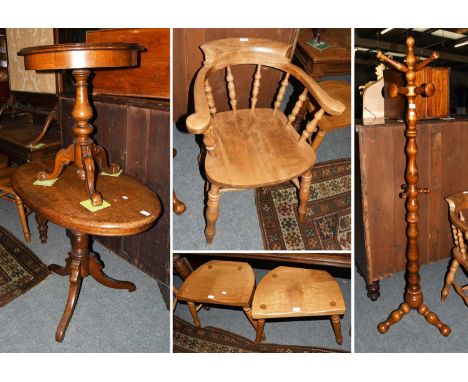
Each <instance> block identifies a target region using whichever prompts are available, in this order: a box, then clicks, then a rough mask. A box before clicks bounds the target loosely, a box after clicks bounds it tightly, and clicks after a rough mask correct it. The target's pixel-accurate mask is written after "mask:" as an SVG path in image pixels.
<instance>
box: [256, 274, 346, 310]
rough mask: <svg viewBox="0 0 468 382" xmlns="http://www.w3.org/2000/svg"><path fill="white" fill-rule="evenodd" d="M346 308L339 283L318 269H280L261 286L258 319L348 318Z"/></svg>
mask: <svg viewBox="0 0 468 382" xmlns="http://www.w3.org/2000/svg"><path fill="white" fill-rule="evenodd" d="M345 311H346V307H345V304H344V299H343V295H342V294H341V290H340V287H339V285H338V283H337V282H336V280H335V279H334V278H333V277H332V276H330V274H329V273H328V272H325V271H318V270H315V269H304V268H293V267H277V268H275V269H273V270H272V271H271V272H269V273H268V274H267V275H266V276H265V277H263V279H262V280H261V281H260V283H259V284H258V286H257V289H256V291H255V295H254V299H253V302H252V316H253V318H254V319H265V318H266V319H268V318H288V317H308V316H324V315H327V316H329V315H335V314H337V315H340V314H344V313H345Z"/></svg>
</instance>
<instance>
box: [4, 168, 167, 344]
mask: <svg viewBox="0 0 468 382" xmlns="http://www.w3.org/2000/svg"><path fill="white" fill-rule="evenodd" d="M50 166H53V164H52V163H47V162H31V163H28V164H26V165H24V166H21V167H20V168H19V169H18V170H17V171H16V173H15V174H14V176H13V180H12V185H13V189H14V190H15V192H16V193H17V194H18V195H19V196H20V198H21V199H22V200H23V202H24V203H25V204H26V205H27V206H28V207H29V208H31V210H33V211H34V212H35V213H37V214H39V215H40V216H41V217H42V218H44V219H47V220H49V221H51V222H53V223H55V224H57V225H59V226H62V227H64V228H66V229H68V230H69V233H70V239H71V247H72V248H71V251H70V252H69V253H68V257H67V259H66V262H65V266H64V267H61V266H58V265H55V264H52V265H50V266H49V270H51V271H53V272H55V273H57V274H59V275H61V276H67V275H68V276H69V280H70V289H69V293H68V301H67V304H66V306H65V310H64V312H63V315H62V319H61V320H60V323H59V325H58V327H57V332H56V334H55V339H56V341H58V342H62V340H63V338H64V336H65V331H66V329H67V326H68V324H69V322H70V319H71V317H72V315H73V311H74V309H75V306H76V302H77V300H78V296H79V293H80V287H81V283H82V279H83V278H85V277H87V276H92V277H93V278H94V279H95V280H96V281H97V282H99V283H101V284H102V285H104V286H106V287H109V288H116V289H128V290H129V291H130V292H133V291H135V290H136V287H135V284H133V283H131V282H128V281H118V280H114V279H112V278H110V277H108V276H106V275H105V274H104V273H103V271H102V268H103V264H102V263H101V261H100V260H99V258H98V257H97V256H96V254H90V248H89V244H90V242H89V235H101V236H126V235H135V234H138V233H140V232H143V231H145V230H147V229H148V228H150V227H151V226H152V225H153V224H154V222H155V220H156V219H157V218H158V217H159V216H160V214H161V203H160V201H159V198H158V197H157V195H156V194H155V193H154V192H153V191H151V190H150V189H149V188H148V187H146V186H145V185H144V184H143V183H141V182H139V181H138V180H136V179H134V178H132V177H130V176H127V175H124V174H121V175H120V176H118V177H115V176H103V175H101V176H99V177H98V179H97V185H98V186H99V188H100V190H101V192H102V195H103V197H104V200H105V201H106V202H108V203H110V207H107V208H104V209H101V210H99V211H96V212H91V211H89V210H88V209H87V208H85V207H83V206H82V205H81V204H80V202H82V201H85V200H89V195H88V193H87V192H86V190H85V189H84V188H83V187H82V185H81V182H79V181H77V179H76V176H75V174H76V171H77V169H78V168H77V167H76V166H75V165H71V166H68V167H67V168H66V169H65V170H64V171H63V173H62V175H61V176H60V178H58V179H57V181H56V182H55V183H54V184H53V185H52V186H50V187H46V186H41V185H33V183H34V182H35V181H36V179H37V173H38V172H39V171H44V170H48V169H49V168H48V167H50Z"/></svg>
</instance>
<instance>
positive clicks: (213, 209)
mask: <svg viewBox="0 0 468 382" xmlns="http://www.w3.org/2000/svg"><path fill="white" fill-rule="evenodd" d="M218 216H219V187H218V186H217V185H215V184H211V187H210V191H209V192H208V203H207V207H206V228H205V236H206V243H207V244H211V243H212V242H213V238H214V235H215V232H216V229H215V225H216V220H218Z"/></svg>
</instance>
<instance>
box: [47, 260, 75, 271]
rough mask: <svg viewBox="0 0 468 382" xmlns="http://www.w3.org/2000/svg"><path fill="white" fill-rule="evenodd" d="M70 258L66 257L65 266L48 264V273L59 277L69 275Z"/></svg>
mask: <svg viewBox="0 0 468 382" xmlns="http://www.w3.org/2000/svg"><path fill="white" fill-rule="evenodd" d="M71 262H72V258H71V256H68V257H67V259H66V260H65V266H64V267H61V266H60V265H57V264H50V265H49V266H48V267H47V268H48V269H49V271H51V272H54V273H57V274H58V275H60V276H68V275H69V274H70V269H71V268H70V266H71Z"/></svg>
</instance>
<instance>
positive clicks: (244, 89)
mask: <svg viewBox="0 0 468 382" xmlns="http://www.w3.org/2000/svg"><path fill="white" fill-rule="evenodd" d="M298 32H299V30H298V29H294V28H284V29H282V28H248V29H240V28H224V29H221V28H207V29H174V30H173V40H174V41H173V47H174V49H173V57H174V59H173V71H174V75H173V78H174V82H173V89H174V90H173V94H174V121H175V122H178V121H179V119H181V117H182V118H183V117H185V116H186V115H187V113H193V104H192V102H193V81H194V79H195V74H196V73H197V71H198V70H199V69H200V67H201V66H202V64H203V53H202V51H201V49H200V45H202V44H203V43H205V42H208V41H213V40H218V39H221V38H228V37H263V38H269V39H272V40H277V41H281V42H287V43H289V44H291V45H293V47H295V45H296V41H297V36H298ZM293 54H294V49H293V50H292V52H291V56H292V55H293ZM232 72H233V75H234V79H239V81H236V95H238V99H237V106H238V108H240V109H241V108H245V107H246V106H247V104H248V102H249V97H250V90H251V89H250V86H251V83H252V81H246V80H245V79H246V78H248V79H253V76H254V72H255V65H243V66H242V67H241V66H237V67H233V68H232ZM223 76H225V72H224V70H221V71H219V72H217V73H214V74H213V75H212V76H211V77H212V81H211V80H210V84H211V83H212V84H217V86H213V94H214V97H215V102H216V109H217V110H218V111H226V110H229V104H228V100H229V97H227V95H226V87H225V86H223V85H222V84H225V83H226V82H225V81H224V80H223ZM241 79H243V80H241ZM280 79H281V72H280V71H278V70H275V69H271V68H265V69H264V70H263V71H262V83H261V91H260V93H259V95H258V103H257V107H271V100H272V99H274V94H275V91H276V90H277V89H278V86H279V81H280ZM237 86H238V87H237Z"/></svg>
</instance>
